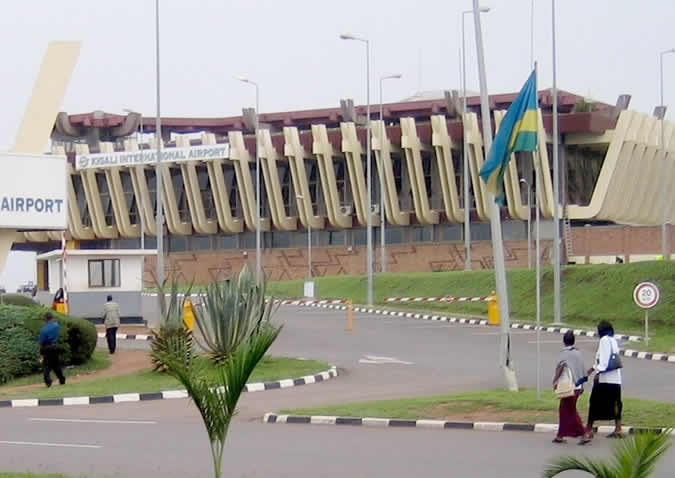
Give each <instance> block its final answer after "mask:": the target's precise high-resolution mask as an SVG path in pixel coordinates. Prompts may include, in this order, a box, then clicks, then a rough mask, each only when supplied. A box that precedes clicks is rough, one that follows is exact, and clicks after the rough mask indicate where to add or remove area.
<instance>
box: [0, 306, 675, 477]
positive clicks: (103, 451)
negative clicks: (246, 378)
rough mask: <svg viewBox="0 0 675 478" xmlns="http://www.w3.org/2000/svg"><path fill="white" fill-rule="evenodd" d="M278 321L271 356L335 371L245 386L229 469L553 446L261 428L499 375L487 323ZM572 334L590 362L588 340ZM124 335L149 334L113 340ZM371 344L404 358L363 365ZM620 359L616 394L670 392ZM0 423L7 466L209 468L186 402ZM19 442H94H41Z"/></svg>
mask: <svg viewBox="0 0 675 478" xmlns="http://www.w3.org/2000/svg"><path fill="white" fill-rule="evenodd" d="M277 320H279V322H281V323H283V324H284V331H283V332H282V334H281V336H280V338H279V340H278V341H277V342H276V343H275V344H274V346H273V348H272V353H274V354H279V355H287V356H295V357H307V358H317V359H321V360H325V361H327V362H330V363H333V364H336V365H338V366H339V367H340V369H341V373H342V375H341V376H340V377H338V378H337V379H335V380H330V381H328V382H326V383H322V384H317V385H309V386H305V387H298V388H292V389H286V390H277V391H270V392H263V393H252V394H247V395H245V396H244V397H243V398H242V401H241V403H240V414H239V415H238V416H237V418H236V419H235V421H234V423H233V425H232V430H231V435H230V440H229V442H228V445H227V451H226V458H225V461H226V463H227V465H226V469H227V470H230V467H231V470H232V472H231V473H230V474H228V475H227V476H236V477H239V476H242V477H262V476H265V477H267V476H275V477H276V476H279V477H284V476H289V477H290V476H293V477H296V476H311V477H337V476H340V477H342V476H344V475H345V474H349V475H350V476H356V477H358V476H369V477H372V476H386V477H391V478H394V477H408V476H411V475H412V474H416V475H419V476H433V477H436V476H494V471H495V470H496V469H499V470H500V476H504V477H514V478H515V477H526V476H533V477H534V476H539V475H540V472H541V469H542V466H543V465H544V464H545V463H546V462H547V461H548V460H549V459H550V458H551V457H553V456H555V455H556V454H557V453H560V452H561V449H560V448H558V447H555V446H553V445H552V444H551V443H550V438H551V437H549V436H548V435H547V434H533V433H522V432H521V433H512V432H476V431H468V432H467V431H437V430H396V429H394V430H392V429H370V428H349V427H327V426H326V427H321V426H306V425H281V424H279V425H264V424H262V423H260V419H261V416H262V414H263V413H264V412H267V411H276V410H278V409H280V408H284V407H294V406H310V405H319V404H327V403H335V402H343V401H346V400H367V399H377V398H391V397H397V396H412V395H425V394H433V393H449V392H455V391H462V390H470V389H476V388H489V387H498V386H501V385H502V378H501V374H500V373H499V371H498V370H497V369H496V362H497V343H498V340H499V337H498V335H497V332H498V331H497V330H496V329H494V328H487V327H466V326H458V325H451V324H442V323H432V322H427V321H421V320H420V321H417V320H411V319H398V318H377V319H376V318H374V317H373V316H369V315H359V314H356V321H355V330H354V332H351V333H349V332H345V331H344V326H345V315H344V312H335V311H327V310H317V309H307V308H294V307H284V308H282V309H280V311H279V314H278V317H277ZM534 340H535V334H534V333H531V332H525V331H513V353H514V358H515V360H516V367H517V370H518V373H519V379H520V382H521V384H522V385H525V386H534V384H535V383H536V373H535V371H536V367H535V344H534V343H533V342H534ZM542 340H543V344H542V370H543V374H542V375H543V383H544V385H545V386H547V384H548V382H549V376H550V374H551V370H552V368H553V365H554V362H555V357H556V356H557V353H558V351H559V349H560V341H561V336H560V335H554V334H542ZM579 340H580V343H579V346H580V348H581V349H582V350H583V351H584V353H585V354H586V357H587V361H588V362H590V359H591V357H592V354H593V351H594V348H595V343H596V341H595V340H594V339H581V338H580V339H579ZM120 346H125V347H143V348H144V347H147V346H148V344H147V343H130V342H123V341H121V342H120ZM367 355H370V356H376V357H377V356H379V357H382V356H385V357H394V358H396V359H399V360H400V361H402V362H408V363H409V364H402V363H386V364H370V363H367V364H364V363H359V360H360V359H363V358H365V357H366V356H367ZM624 364H625V367H626V370H625V382H626V383H625V395H626V396H637V397H645V398H655V399H662V400H674V399H675V366H673V365H672V364H665V363H653V362H647V361H639V360H633V359H625V361H624ZM547 388H548V387H547ZM30 418H49V419H54V418H56V419H59V420H61V419H73V418H76V419H86V420H89V419H95V420H121V421H128V420H136V421H138V420H140V421H150V422H155V423H146V424H142V423H141V424H137V423H88V422H85V423H83V422H77V423H73V422H68V421H66V422H64V421H32V420H30ZM0 423H2V424H3V426H2V427H0V463H2V464H3V465H2V468H3V469H5V470H12V469H16V470H30V471H44V470H49V471H58V472H67V473H75V474H89V475H94V476H96V475H99V476H100V475H106V476H107V475H111V474H113V475H114V474H118V475H119V476H148V477H154V476H157V477H160V476H161V477H172V476H176V477H179V476H180V477H184V476H205V475H206V474H207V473H208V472H209V470H210V465H209V463H210V462H209V460H210V458H209V456H208V444H207V442H206V437H205V433H204V431H203V429H202V425H201V423H200V420H199V417H198V416H197V413H196V411H195V410H194V408H193V407H192V406H191V405H190V404H189V402H188V401H185V400H169V401H161V402H147V403H132V404H120V405H99V406H94V407H68V408H64V407H58V408H57V407H54V408H39V409H5V410H0ZM2 442H23V444H10V443H2ZM26 442H29V443H35V442H38V443H51V444H56V445H59V444H76V445H90V446H100V447H101V448H63V447H40V448H38V447H37V446H36V445H32V444H26ZM564 450H565V452H567V453H582V452H587V453H592V454H599V455H604V454H607V451H608V442H607V440H604V439H599V440H598V441H597V442H596V443H595V444H594V445H593V446H592V447H591V448H581V447H577V446H575V445H573V444H570V445H568V446H567V447H566V448H564ZM36 457H39V458H37V459H36ZM674 468H675V454H674V452H670V453H669V455H668V456H667V457H666V460H665V466H663V467H662V468H661V472H660V474H658V473H657V475H656V476H663V477H665V476H672V472H668V474H666V470H672V469H674ZM569 476H574V475H569ZM580 476H581V475H580Z"/></svg>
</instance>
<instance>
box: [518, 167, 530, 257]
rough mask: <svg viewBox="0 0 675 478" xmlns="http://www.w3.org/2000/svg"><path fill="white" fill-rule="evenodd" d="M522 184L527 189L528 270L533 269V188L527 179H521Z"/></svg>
mask: <svg viewBox="0 0 675 478" xmlns="http://www.w3.org/2000/svg"><path fill="white" fill-rule="evenodd" d="M520 182H521V183H522V184H524V185H525V186H526V187H527V268H528V269H532V202H531V200H532V199H531V189H532V188H531V187H530V183H529V182H528V181H526V180H525V179H523V178H521V179H520Z"/></svg>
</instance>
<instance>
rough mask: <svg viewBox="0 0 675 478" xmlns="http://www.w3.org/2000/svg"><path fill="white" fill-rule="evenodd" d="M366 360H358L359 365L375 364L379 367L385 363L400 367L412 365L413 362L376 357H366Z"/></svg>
mask: <svg viewBox="0 0 675 478" xmlns="http://www.w3.org/2000/svg"><path fill="white" fill-rule="evenodd" d="M365 357H366V358H364V359H360V360H359V363H370V364H376V365H381V364H387V363H394V364H400V365H413V364H414V362H406V361H404V360H399V359H397V358H396V357H379V356H377V355H366V356H365Z"/></svg>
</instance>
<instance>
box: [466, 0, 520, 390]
mask: <svg viewBox="0 0 675 478" xmlns="http://www.w3.org/2000/svg"><path fill="white" fill-rule="evenodd" d="M473 20H474V25H475V34H476V50H477V56H478V76H479V79H480V97H481V102H480V103H481V105H480V106H481V119H482V122H483V151H484V153H487V152H488V151H489V150H490V147H491V146H492V124H491V122H490V105H489V103H488V93H487V76H486V74H485V57H484V52H483V31H482V28H481V22H480V6H479V4H478V0H473ZM488 205H489V208H490V227H491V232H492V253H493V256H494V267H495V282H496V291H497V303H498V305H499V323H500V332H501V341H500V354H499V355H500V357H499V365H500V366H501V367H502V368H503V371H504V379H505V381H506V385H507V388H508V389H509V390H512V391H517V390H518V384H517V380H516V374H515V371H513V369H512V367H511V360H510V343H509V342H510V340H509V328H510V324H509V297H508V289H507V285H506V270H505V266H504V247H503V244H502V228H501V220H500V216H499V214H500V211H499V206H498V205H497V203H496V202H495V197H494V194H492V193H490V192H488Z"/></svg>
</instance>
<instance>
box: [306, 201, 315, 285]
mask: <svg viewBox="0 0 675 478" xmlns="http://www.w3.org/2000/svg"><path fill="white" fill-rule="evenodd" d="M312 209H313V208H312V198H311V197H309V198H308V199H307V277H308V280H309V281H311V280H312V216H313V215H314V212H313V211H312ZM310 213H311V214H310Z"/></svg>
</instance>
